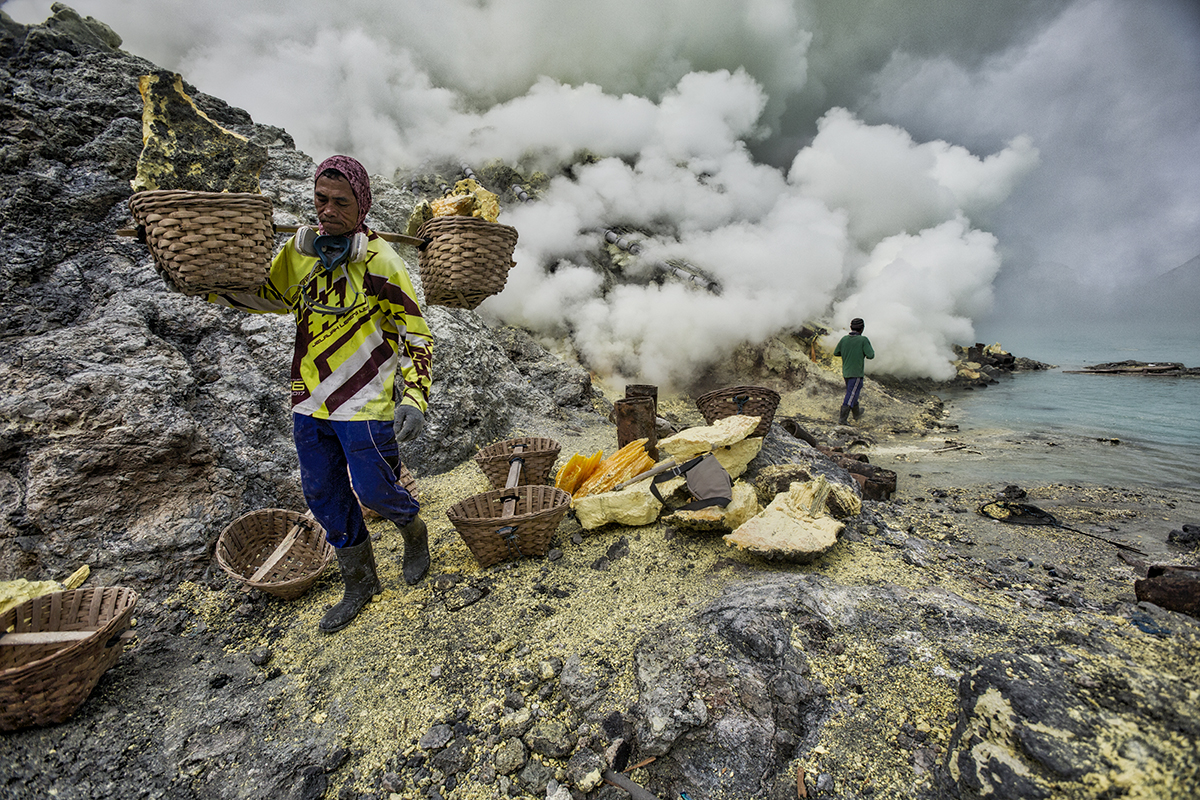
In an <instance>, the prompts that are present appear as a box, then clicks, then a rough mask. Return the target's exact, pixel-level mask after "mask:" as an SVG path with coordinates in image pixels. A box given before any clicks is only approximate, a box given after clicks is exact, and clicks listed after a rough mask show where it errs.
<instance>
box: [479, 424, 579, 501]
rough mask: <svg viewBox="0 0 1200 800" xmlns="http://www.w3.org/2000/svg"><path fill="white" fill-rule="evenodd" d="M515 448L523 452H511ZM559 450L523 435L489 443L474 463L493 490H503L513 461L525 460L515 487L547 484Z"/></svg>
mask: <svg viewBox="0 0 1200 800" xmlns="http://www.w3.org/2000/svg"><path fill="white" fill-rule="evenodd" d="M517 447H524V448H525V449H524V450H523V451H522V452H521V453H520V454H517V455H514V454H513V450H514V449H515V448H517ZM560 449H561V447H560V446H559V444H558V442H556V441H554V440H553V439H546V438H544V437H534V436H524V437H520V438H517V439H509V440H507V441H504V442H496V443H495V444H489V445H488V446H487V447H485V448H483V449H482V450H480V451H479V452H478V453H476V454H475V463H476V464H478V465H479V468H480V469H481V470H483V474H484V475H486V476H487V479H488V482H489V483H491V484H492V488H493V489H503V488H504V487H505V485H506V483H507V481H508V470H509V466H510V465H511V463H512V460H513V459H514V458H520V459H521V460H522V461H524V466H522V468H521V479H520V483H519V484H518V485H520V486H526V485H533V484H541V483H549V482H550V470H551V469H553V468H554V462H555V461H557V460H558V453H559V450H560Z"/></svg>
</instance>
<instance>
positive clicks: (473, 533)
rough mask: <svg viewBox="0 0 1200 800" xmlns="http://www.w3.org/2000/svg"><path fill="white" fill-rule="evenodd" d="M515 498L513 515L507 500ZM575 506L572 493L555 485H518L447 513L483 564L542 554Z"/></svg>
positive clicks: (486, 494) (477, 497)
mask: <svg viewBox="0 0 1200 800" xmlns="http://www.w3.org/2000/svg"><path fill="white" fill-rule="evenodd" d="M506 498H515V500H516V504H515V506H516V507H515V509H514V512H513V514H512V516H509V517H506V516H504V501H505V499H506ZM570 506H571V495H569V494H567V493H566V492H564V491H563V490H562V489H556V488H554V487H553V486H528V485H527V486H517V487H515V488H512V489H498V490H496V491H491V492H483V493H482V494H477V495H473V496H471V497H468V498H467V499H466V500H463V501H462V502H460V503H456V504H455V505H454V506H452V507H451V508H450V510H449V511H447V512H446V516H447V517H449V518H450V522H451V524H453V525H454V528H455V530H457V531H458V534H459V535H460V536H462V538H463V541H464V542H466V544H467V547H468V548H470V550H471V554H472V555H473V556H475V560H476V561H478V562H479V566H480V567H490V566H491V565H493V564H498V563H500V562H501V561H507V560H509V559H512V558H522V557H534V556H536V557H541V556H544V555H546V553H548V552H549V551H550V540H551V539H552V538H553V537H554V533H555V531H557V530H558V524H559V523H560V522H562V518H563V516H564V515H565V514H566V513H567V509H568V508H570Z"/></svg>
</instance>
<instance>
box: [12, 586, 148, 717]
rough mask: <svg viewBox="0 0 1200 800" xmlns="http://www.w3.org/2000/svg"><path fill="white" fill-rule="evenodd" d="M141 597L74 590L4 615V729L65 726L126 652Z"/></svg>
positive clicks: (116, 590) (118, 590)
mask: <svg viewBox="0 0 1200 800" xmlns="http://www.w3.org/2000/svg"><path fill="white" fill-rule="evenodd" d="M137 598H138V596H137V593H136V592H134V591H133V590H132V589H126V588H123V587H119V586H106V587H97V588H87V589H71V590H68V591H64V592H54V593H52V594H46V595H42V596H41V597H34V598H32V599H29V600H26V601H25V602H24V603H21V604H20V605H19V606H16V607H14V608H10V609H9V610H8V611H5V612H4V613H3V614H0V631H3V632H4V633H3V634H0V730H2V731H14V730H17V729H19V728H24V727H27V726H30V725H50V724H55V723H59V722H63V721H65V720H66V719H67V718H68V717H70V716H71V715H72V714H74V713H75V711H76V710H77V709H78V708H79V707H80V706H81V705H83V702H84V701H85V700H87V698H88V695H90V694H91V693H92V689H94V688H95V687H96V682H97V681H99V680H100V676H101V675H103V674H104V672H105V671H106V670H107V669H108V668H109V667H111V666H113V664H115V663H116V662H117V659H118V658H119V657H120V655H121V649H122V648H121V634H122V633H124V631H125V630H126V628H128V627H129V622H130V618H131V617H132V616H133V607H134V604H135V603H137Z"/></svg>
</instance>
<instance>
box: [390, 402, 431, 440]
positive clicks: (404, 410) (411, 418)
mask: <svg viewBox="0 0 1200 800" xmlns="http://www.w3.org/2000/svg"><path fill="white" fill-rule="evenodd" d="M424 428H425V415H424V414H422V413H421V412H420V411H419V410H418V409H416V408H414V407H413V406H397V407H396V422H395V423H394V426H393V430H395V432H396V441H397V442H408V441H411V440H413V439H415V438H417V437H418V436H420V435H421V431H422V430H423V429H424Z"/></svg>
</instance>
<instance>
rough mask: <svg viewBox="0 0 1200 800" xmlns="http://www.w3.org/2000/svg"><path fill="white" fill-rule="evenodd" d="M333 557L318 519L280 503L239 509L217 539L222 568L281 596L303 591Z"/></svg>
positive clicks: (291, 598)
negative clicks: (237, 515)
mask: <svg viewBox="0 0 1200 800" xmlns="http://www.w3.org/2000/svg"><path fill="white" fill-rule="evenodd" d="M333 557H334V550H333V546H332V545H331V544H329V542H327V541H325V529H324V528H322V527H321V525H320V523H318V522H317V521H316V520H315V519H313V518H312V517H311V516H309V515H306V514H300V513H297V512H295V511H286V510H284V509H282V508H267V509H262V510H259V511H252V512H250V513H249V514H244V515H242V516H241V517H238V518H237V519H235V520H234V521H233V522H231V523H230V524H229V527H227V528H226V529H225V530H223V531H221V536H220V537H219V538H218V539H217V563H218V564H220V565H221V568H222V569H223V570H225V571H226V572H227V573H229V574H230V575H231V576H232V577H234V578H236V579H237V580H239V581H241V582H242V583H243V584H245V585H246V586H249V587H253V588H255V589H261V590H262V591H264V592H266V593H268V594H271V595H274V596H275V597H278V598H280V599H283V600H295V599H296V598H297V597H299V596H301V595H302V594H304V593H305V592H307V591H308V590H309V589H310V588H311V587H312V585H313V584H314V583H316V581H317V578H319V577H320V576H321V572H322V570H324V569H325V567H326V566H327V565H328V564H329V562H330V561H332V560H333Z"/></svg>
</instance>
